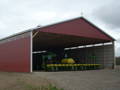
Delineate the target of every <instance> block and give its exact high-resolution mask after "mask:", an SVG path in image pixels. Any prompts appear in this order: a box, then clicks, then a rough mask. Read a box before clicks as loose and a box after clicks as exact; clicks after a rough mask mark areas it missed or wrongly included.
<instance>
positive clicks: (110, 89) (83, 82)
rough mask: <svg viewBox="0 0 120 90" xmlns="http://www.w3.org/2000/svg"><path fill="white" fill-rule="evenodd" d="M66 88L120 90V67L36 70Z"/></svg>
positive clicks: (40, 74) (37, 74) (76, 89)
mask: <svg viewBox="0 0 120 90" xmlns="http://www.w3.org/2000/svg"><path fill="white" fill-rule="evenodd" d="M34 74H35V75H36V76H41V77H43V78H47V79H49V80H51V81H54V82H55V84H56V86H57V87H60V88H64V89H65V90H120V69H119V68H117V69H115V70H110V69H107V70H92V71H70V72H35V73H34Z"/></svg>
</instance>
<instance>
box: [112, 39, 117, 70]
mask: <svg viewBox="0 0 120 90" xmlns="http://www.w3.org/2000/svg"><path fill="white" fill-rule="evenodd" d="M112 44H113V58H114V60H113V67H112V68H113V69H115V68H116V58H115V42H114V41H113V42H112Z"/></svg>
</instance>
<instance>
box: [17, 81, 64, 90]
mask: <svg viewBox="0 0 120 90" xmlns="http://www.w3.org/2000/svg"><path fill="white" fill-rule="evenodd" d="M18 83H19V84H20V85H21V86H23V90H64V89H59V88H57V87H56V86H54V85H52V84H49V85H47V86H35V85H32V84H28V83H26V82H25V81H21V80H18Z"/></svg>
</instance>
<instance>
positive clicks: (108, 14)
mask: <svg viewBox="0 0 120 90" xmlns="http://www.w3.org/2000/svg"><path fill="white" fill-rule="evenodd" d="M119 9H120V1H119V0H118V1H117V2H115V1H112V2H111V3H109V4H106V5H103V6H102V7H100V8H97V9H96V10H95V12H94V15H95V16H97V17H98V18H99V19H100V20H101V21H103V22H104V23H106V24H107V25H109V27H110V28H112V29H116V28H120V11H119ZM117 30H118V29H117ZM119 31H120V29H119Z"/></svg>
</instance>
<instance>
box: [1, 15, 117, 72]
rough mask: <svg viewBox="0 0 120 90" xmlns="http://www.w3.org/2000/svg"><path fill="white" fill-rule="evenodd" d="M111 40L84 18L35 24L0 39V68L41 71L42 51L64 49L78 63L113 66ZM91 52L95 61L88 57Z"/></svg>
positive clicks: (105, 66)
mask: <svg viewBox="0 0 120 90" xmlns="http://www.w3.org/2000/svg"><path fill="white" fill-rule="evenodd" d="M114 41H115V40H114V39H113V38H112V37H111V36H109V35H108V34H106V33H105V32H103V30H101V29H100V28H98V27H97V26H95V25H93V24H92V23H91V22H90V21H88V20H87V19H85V18H84V17H79V18H75V19H71V20H67V21H64V22H60V23H55V24H51V25H47V26H43V27H37V28H34V29H31V30H27V31H25V32H21V33H18V34H15V35H12V36H9V37H6V38H3V39H1V40H0V71H7V72H33V71H36V70H37V71H38V70H42V69H41V68H42V63H43V62H44V60H43V59H42V57H41V56H42V53H44V52H47V51H52V50H53V51H57V52H58V53H59V55H58V57H59V56H61V54H60V53H63V52H66V53H67V54H68V55H69V57H72V58H75V59H76V60H78V61H76V62H78V63H79V64H80V63H82V64H91V63H92V64H93V63H94V64H100V65H101V68H102V69H103V68H114V67H115V55H114ZM59 51H60V52H59ZM62 51H63V52H62ZM93 53H94V55H95V56H96V58H97V59H96V60H90V59H89V55H92V54H93ZM56 62H57V61H56Z"/></svg>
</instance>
